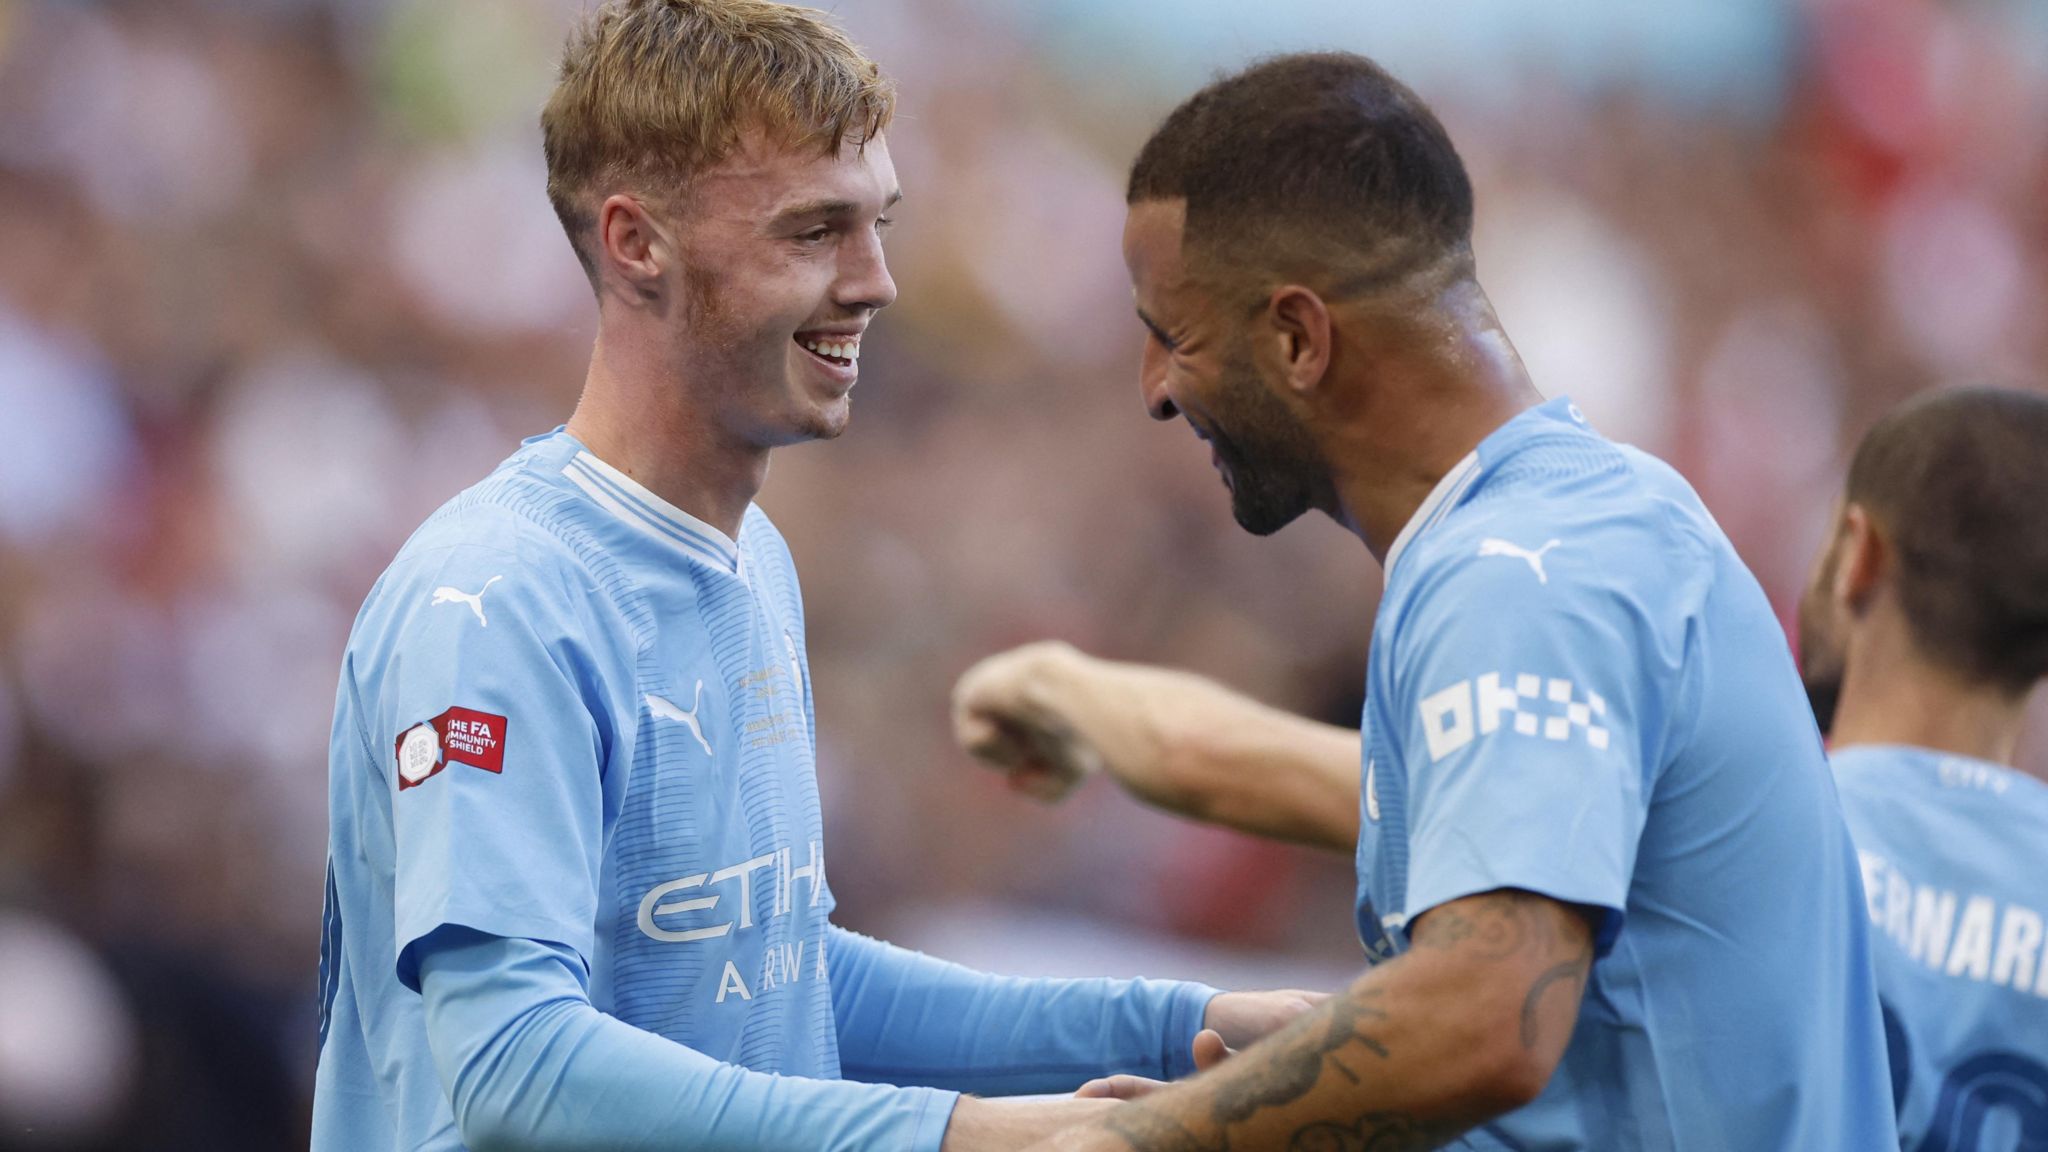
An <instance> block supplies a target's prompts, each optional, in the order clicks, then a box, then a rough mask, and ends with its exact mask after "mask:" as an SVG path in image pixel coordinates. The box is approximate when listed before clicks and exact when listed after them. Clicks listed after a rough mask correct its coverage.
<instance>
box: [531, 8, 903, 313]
mask: <svg viewBox="0 0 2048 1152" xmlns="http://www.w3.org/2000/svg"><path fill="white" fill-rule="evenodd" d="M895 109H896V93H895V88H894V86H893V85H892V84H891V83H890V82H889V79H888V78H887V77H885V76H883V75H882V70H881V69H880V68H878V67H876V66H875V63H874V62H873V61H871V60H869V59H868V58H867V57H866V56H864V55H862V54H861V51H860V49H859V48H858V47H856V46H855V45H854V43H853V42H852V41H851V40H849V39H847V38H846V35H845V34H844V33H842V32H840V31H839V30H838V29H837V28H834V27H833V26H832V25H831V24H829V23H827V22H826V20H825V17H824V14H823V13H821V12H818V11H815V10H813V9H809V8H796V7H791V6H789V5H785V4H774V3H769V2H768V0H606V2H605V3H603V4H602V5H600V6H599V7H598V8H597V9H596V10H595V11H592V12H590V13H589V14H588V15H586V16H585V17H584V18H583V20H582V21H581V22H580V23H579V25H578V27H577V28H576V30H575V31H573V32H571V33H570V36H569V42H568V45H567V47H566V48H565V49H564V50H563V52H562V67H561V71H560V74H559V75H558V77H557V79H556V82H555V90H554V92H553V94H552V95H550V96H549V97H548V103H547V107H546V108H545V109H543V110H542V112H541V116H540V125H541V141H542V148H543V149H544V151H545V152H546V155H547V165H548V200H549V202H550V203H552V204H553V205H554V208H555V215H556V216H558V217H560V218H561V221H562V228H563V230H564V231H566V232H568V234H569V243H570V244H571V245H573V246H574V247H575V249H576V257H577V259H579V260H581V261H582V262H583V270H584V271H585V272H586V273H588V274H589V275H590V277H591V280H592V282H593V283H595V282H596V279H597V271H596V259H595V253H594V252H593V251H592V245H591V243H590V240H591V236H590V233H591V231H592V229H593V228H594V227H595V225H596V222H597V213H596V209H597V205H598V204H599V203H602V201H603V197H605V196H608V195H610V194H612V193H613V192H615V191H619V190H631V191H635V192H639V193H641V194H643V195H650V196H654V197H658V198H662V199H666V198H668V197H670V196H673V195H677V194H680V193H681V192H682V191H684V190H685V189H686V188H687V186H688V184H689V181H690V179H691V177H692V176H694V175H695V174H696V173H698V172H701V171H703V170H704V169H706V168H709V167H711V166H713V165H716V164H717V163H718V162H719V161H721V160H723V159H725V158H726V157H727V156H728V155H730V154H731V153H732V151H733V149H734V148H735V147H736V146H737V145H738V144H739V140H740V135H741V133H743V132H745V131H747V130H749V129H757V130H760V131H762V132H765V133H766V134H767V135H768V137H769V138H770V139H771V140H773V141H775V142H776V143H778V144H781V145H783V146H785V147H790V148H798V149H801V148H815V149H817V150H818V151H819V152H820V153H822V154H825V155H833V154H836V153H837V152H838V151H839V149H840V148H841V147H842V146H843V145H845V144H848V143H852V144H855V145H860V144H864V143H866V142H867V141H869V140H872V139H874V138H875V137H876V136H877V135H879V134H880V133H881V131H882V130H883V129H884V128H885V127H887V126H888V123H889V117H890V116H891V115H892V114H893V113H894V112H895Z"/></svg>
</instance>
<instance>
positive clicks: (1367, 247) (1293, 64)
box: [1127, 52, 1472, 295]
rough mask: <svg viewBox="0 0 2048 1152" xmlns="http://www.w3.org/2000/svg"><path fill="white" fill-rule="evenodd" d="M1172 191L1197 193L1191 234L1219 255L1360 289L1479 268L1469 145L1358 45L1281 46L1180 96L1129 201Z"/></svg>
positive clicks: (1138, 171)
mask: <svg viewBox="0 0 2048 1152" xmlns="http://www.w3.org/2000/svg"><path fill="white" fill-rule="evenodd" d="M1174 199H1185V200H1186V201H1187V225H1186V232H1185V234H1184V235H1183V237H1182V244H1183V246H1184V247H1185V248H1187V249H1188V250H1189V251H1190V252H1191V253H1199V254H1200V255H1201V256H1202V257H1204V258H1207V259H1209V260H1210V261H1211V262H1212V263H1217V262H1227V263H1228V264H1229V265H1231V266H1236V267H1242V266H1244V265H1245V263H1246V262H1247V261H1249V262H1251V263H1253V264H1254V265H1255V266H1259V267H1263V268H1266V269H1269V270H1273V271H1277V272H1280V273H1281V274H1283V275H1300V274H1302V273H1304V272H1312V271H1315V270H1329V271H1331V272H1334V273H1336V280H1335V282H1334V283H1333V284H1332V285H1331V286H1332V287H1340V288H1349V289H1352V290H1354V291H1367V290H1371V289H1374V288H1377V287H1385V286H1393V285H1395V284H1398V283H1400V282H1403V281H1405V280H1407V279H1408V278H1410V277H1412V276H1413V275H1415V274H1416V273H1419V272H1426V271H1440V270H1446V269H1448V270H1450V271H1454V272H1457V273H1460V274H1469V273H1470V268H1471V255H1472V248H1471V243H1472V182H1471V180H1470V179H1469V178H1468V177H1467V176H1466V175H1465V165H1464V162H1463V161H1462V160H1460V159H1459V158H1458V150H1457V149H1456V148H1454V147H1452V145H1451V138H1450V135H1449V134H1448V133H1446V132H1445V131H1444V127H1443V125H1442V124H1440V123H1438V122H1437V118H1436V114H1435V113H1433V112H1431V111H1430V110H1429V105H1427V104H1425V103H1423V101H1422V98H1421V97H1419V96H1417V95H1416V94H1415V93H1414V92H1412V91H1410V90H1409V89H1408V87H1407V86H1406V85H1404V84H1402V83H1401V82H1400V81H1399V80H1396V79H1394V78H1393V77H1392V76H1390V75H1388V74H1387V71H1386V70H1385V69H1383V68H1381V67H1380V66H1379V65H1377V64H1375V63H1373V62H1372V61H1371V60H1368V59H1366V58H1365V57H1363V56H1359V55H1356V54H1354V53H1350V52H1312V53H1299V54H1294V55H1287V56H1277V57H1273V58H1271V59H1268V60H1265V61H1262V62H1260V63H1257V64H1254V65H1252V66H1251V67H1249V68H1246V69H1245V70H1244V71H1242V72H1239V73H1237V74H1235V75H1232V76H1226V77H1224V78H1223V79H1221V80H1218V81H1216V82H1215V83H1213V84H1211V85H1209V86H1208V87H1206V88H1204V89H1202V90H1201V91H1200V92H1197V93H1195V94H1194V95H1193V96H1191V97H1189V98H1188V99H1187V101H1186V102H1185V103H1183V104H1181V106H1180V107H1178V108H1176V109H1174V110H1173V112H1172V113H1171V114H1169V115H1168V116H1167V118H1166V121H1165V123H1163V124H1161V125H1160V126H1159V129H1158V130H1157V131H1156V132H1154V133H1153V134H1152V138H1151V139H1150V140H1148V141H1147V142H1146V144H1145V147H1144V148H1143V149H1142V150H1141V151H1140V152H1139V153H1138V159H1137V162H1136V164H1134V165H1133V166H1132V168H1131V182H1130V186H1129V189H1128V192H1127V201H1128V202H1129V203H1131V204H1136V203H1139V202H1140V201H1145V200H1174ZM1191 263H1193V261H1191ZM1337 294H1339V295H1342V294H1344V293H1342V292H1339V293H1337Z"/></svg>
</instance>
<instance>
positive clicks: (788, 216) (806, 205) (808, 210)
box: [775, 188, 903, 224]
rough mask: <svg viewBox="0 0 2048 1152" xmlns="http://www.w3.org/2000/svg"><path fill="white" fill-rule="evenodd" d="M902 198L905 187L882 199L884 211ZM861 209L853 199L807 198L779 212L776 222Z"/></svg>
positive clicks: (849, 212)
mask: <svg viewBox="0 0 2048 1152" xmlns="http://www.w3.org/2000/svg"><path fill="white" fill-rule="evenodd" d="M901 199H903V189H901V188H898V189H897V190H896V191H894V192H891V193H889V198H888V199H887V200H884V201H882V211H884V212H887V211H888V210H889V209H891V208H894V207H895V206H896V202H897V201H899V200H901ZM860 209H861V206H860V205H859V204H858V203H855V202H854V201H852V200H806V201H804V202H803V203H801V204H792V205H790V206H789V207H787V208H784V209H783V210H782V211H780V212H777V213H776V214H775V222H776V223H778V224H779V223H782V222H784V221H789V220H802V219H806V218H808V217H812V216H851V215H853V214H854V213H856V212H859V211H860Z"/></svg>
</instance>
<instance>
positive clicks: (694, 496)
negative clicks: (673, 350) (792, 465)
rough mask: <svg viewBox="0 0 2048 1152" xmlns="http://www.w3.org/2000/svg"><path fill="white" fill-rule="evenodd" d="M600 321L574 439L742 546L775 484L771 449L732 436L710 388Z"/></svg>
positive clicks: (573, 423)
mask: <svg viewBox="0 0 2048 1152" xmlns="http://www.w3.org/2000/svg"><path fill="white" fill-rule="evenodd" d="M650 352H651V350H650V349H648V348H646V347H644V346H641V345H638V344H636V343H635V342H634V341H631V340H629V339H620V338H618V337H616V335H615V336H614V338H613V339H611V340H609V341H608V340H607V338H606V333H605V330H604V327H603V324H602V323H601V322H600V324H599V330H598V337H597V345H596V347H594V348H593V349H592V350H591V354H590V371H589V372H588V373H587V374H586V375H585V377H584V381H583V395H582V398H581V399H579V400H578V401H577V402H576V411H575V414H574V415H572V416H570V417H569V434H570V435H572V436H574V437H576V438H577V439H578V440H580V441H582V442H583V445H584V446H585V447H586V448H588V449H590V451H591V452H592V453H593V454H594V455H596V456H597V458H598V459H600V460H603V461H604V462H605V463H607V464H609V465H611V466H612V467H614V468H617V469H618V470H619V471H621V472H624V473H625V474H626V475H628V476H631V477H632V478H633V479H634V481H636V482H637V483H639V484H641V485H643V486H644V487H646V488H647V490H648V491H650V492H653V493H654V494H655V495H657V496H660V497H661V498H662V499H664V500H666V501H668V502H669V503H671V504H673V505H675V506H676V507H678V508H681V509H682V510H683V511H685V512H688V513H689V514H690V515H692V516H695V517H696V518H697V519H699V520H702V521H704V522H705V523H706V524H709V525H711V526H712V527H713V528H716V529H718V530H719V531H720V532H723V533H725V534H726V535H727V536H728V537H730V538H732V539H735V540H737V539H738V538H739V534H740V523H741V521H743V520H744V519H745V518H746V514H747V505H749V504H751V503H752V502H753V500H754V496H755V494H756V493H758V492H759V491H760V490H761V485H762V484H763V483H765V482H766V481H767V479H768V449H766V448H762V447H758V446H755V445H752V444H746V443H743V442H741V441H739V440H738V439H736V438H734V437H732V436H730V435H726V434H724V433H723V430H722V429H721V428H720V427H719V426H718V425H717V423H716V422H715V421H713V420H712V419H710V418H709V413H708V411H707V410H706V406H705V405H704V404H703V399H704V397H703V395H702V393H703V390H702V389H697V388H692V387H691V386H690V385H689V383H688V382H687V381H686V379H685V377H686V375H687V373H685V372H683V371H681V370H679V369H677V368H676V367H675V366H674V365H673V364H672V363H668V362H665V360H666V358H663V357H659V356H656V355H651V354H650Z"/></svg>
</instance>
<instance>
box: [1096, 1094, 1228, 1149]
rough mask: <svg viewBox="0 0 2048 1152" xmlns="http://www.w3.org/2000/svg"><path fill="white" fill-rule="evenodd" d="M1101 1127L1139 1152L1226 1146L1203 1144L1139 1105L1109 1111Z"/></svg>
mask: <svg viewBox="0 0 2048 1152" xmlns="http://www.w3.org/2000/svg"><path fill="white" fill-rule="evenodd" d="M1102 1126H1103V1127H1104V1128H1107V1129H1109V1130H1110V1131H1111V1132H1114V1133H1116V1134H1117V1135H1118V1136H1121V1137H1123V1138H1124V1143H1126V1144H1128V1145H1130V1146H1131V1147H1132V1148H1133V1149H1140V1150H1142V1152H1211V1150H1212V1149H1223V1148H1227V1147H1228V1145H1218V1144H1204V1143H1203V1142H1202V1141H1201V1140H1199V1139H1197V1138H1196V1136H1195V1134H1194V1133H1192V1132H1190V1131H1188V1130H1187V1129H1185V1128H1183V1127H1181V1126H1180V1125H1179V1124H1176V1123H1174V1122H1173V1121H1172V1120H1170V1119H1168V1118H1166V1117H1164V1116H1160V1115H1156V1114H1154V1113H1153V1112H1150V1111H1148V1110H1147V1109H1146V1108H1145V1107H1144V1106H1143V1105H1142V1104H1134V1105H1132V1106H1131V1107H1128V1108H1119V1109H1117V1110H1116V1111H1114V1112H1111V1113H1110V1114H1109V1116H1108V1118H1107V1119H1105V1120H1103V1122H1102Z"/></svg>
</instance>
